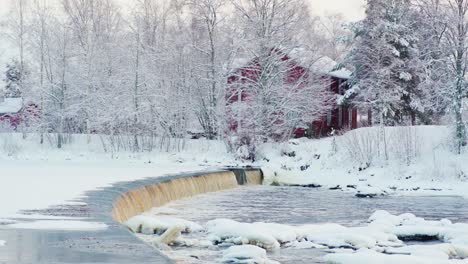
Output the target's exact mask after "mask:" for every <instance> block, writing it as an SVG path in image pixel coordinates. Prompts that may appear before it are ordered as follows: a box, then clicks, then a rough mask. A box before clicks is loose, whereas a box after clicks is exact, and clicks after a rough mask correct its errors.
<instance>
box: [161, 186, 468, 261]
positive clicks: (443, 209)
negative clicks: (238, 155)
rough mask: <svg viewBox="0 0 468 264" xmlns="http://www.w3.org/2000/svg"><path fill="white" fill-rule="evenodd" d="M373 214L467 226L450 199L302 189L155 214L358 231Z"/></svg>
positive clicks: (176, 253)
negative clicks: (321, 225)
mask: <svg viewBox="0 0 468 264" xmlns="http://www.w3.org/2000/svg"><path fill="white" fill-rule="evenodd" d="M376 210H386V211H388V212H390V213H392V214H401V213H413V214H415V215H416V216H419V217H423V218H425V219H427V220H432V219H434V220H440V219H442V218H447V219H450V220H452V221H453V222H465V223H466V222H468V203H467V201H466V200H465V199H463V198H461V197H452V196H388V197H378V198H372V199H362V198H356V197H354V196H353V195H352V194H350V193H348V192H343V191H332V190H327V189H311V188H303V187H271V186H259V187H243V188H238V189H234V190H229V191H224V192H217V193H211V194H205V195H200V196H196V197H193V198H191V199H183V200H179V201H176V202H172V203H170V204H168V205H166V206H165V207H163V208H161V209H160V210H158V211H159V212H161V213H165V214H171V216H174V217H177V218H183V219H186V220H190V221H193V222H197V223H199V224H205V223H206V222H207V221H210V220H213V219H217V218H228V219H233V220H236V221H239V222H247V223H251V222H271V223H280V224H288V225H302V224H316V223H338V224H342V225H345V226H359V225H363V224H364V223H366V221H367V219H368V218H369V216H370V215H371V214H372V213H374V212H375V211H376ZM325 253H326V252H323V251H320V250H317V249H293V248H285V249H281V250H280V251H278V252H275V253H271V255H270V258H271V259H274V260H277V261H279V262H281V263H283V264H285V263H287V264H289V263H291V264H292V263H321V261H320V257H321V256H323V255H324V254H325ZM169 255H170V256H171V257H173V258H177V259H178V258H179V257H183V258H181V259H185V261H180V262H181V263H216V259H217V258H219V256H220V254H219V251H217V250H215V249H208V248H203V247H190V248H185V247H184V248H182V247H180V248H174V249H173V251H172V252H170V253H169Z"/></svg>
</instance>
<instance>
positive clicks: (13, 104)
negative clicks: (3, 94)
mask: <svg viewBox="0 0 468 264" xmlns="http://www.w3.org/2000/svg"><path fill="white" fill-rule="evenodd" d="M22 107H23V99H22V98H5V100H4V101H3V102H1V101H0V114H15V113H18V112H19V111H21V108H22Z"/></svg>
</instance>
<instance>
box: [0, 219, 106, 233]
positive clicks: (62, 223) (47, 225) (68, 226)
mask: <svg viewBox="0 0 468 264" xmlns="http://www.w3.org/2000/svg"><path fill="white" fill-rule="evenodd" d="M2 228H15V229H36V230H61V231H101V230H106V229H107V225H106V224H103V223H95V222H84V221H69V220H39V221H33V222H22V223H16V224H10V225H5V226H3V227H2Z"/></svg>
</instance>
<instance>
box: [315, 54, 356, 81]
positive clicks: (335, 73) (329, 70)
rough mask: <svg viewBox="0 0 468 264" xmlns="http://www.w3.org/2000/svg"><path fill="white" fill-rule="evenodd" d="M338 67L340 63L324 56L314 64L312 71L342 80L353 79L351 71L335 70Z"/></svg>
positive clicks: (344, 69)
mask: <svg viewBox="0 0 468 264" xmlns="http://www.w3.org/2000/svg"><path fill="white" fill-rule="evenodd" d="M337 66H338V63H337V62H336V61H334V60H333V59H331V58H330V57H327V56H323V57H321V58H320V59H318V60H316V61H315V62H314V63H313V64H312V66H311V69H312V71H315V72H318V73H322V74H326V75H329V76H332V77H336V78H340V79H349V78H350V77H351V71H349V70H348V69H346V68H341V69H338V70H335V69H336V68H337Z"/></svg>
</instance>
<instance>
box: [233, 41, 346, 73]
mask: <svg viewBox="0 0 468 264" xmlns="http://www.w3.org/2000/svg"><path fill="white" fill-rule="evenodd" d="M287 56H288V57H289V58H291V59H292V60H294V61H296V63H298V64H300V65H311V67H310V69H311V70H312V71H313V72H316V73H320V74H324V75H329V76H332V77H335V78H339V79H349V78H350V77H351V71H349V70H348V69H346V68H340V69H338V70H336V69H337V68H338V63H337V62H336V61H335V60H333V59H332V58H330V57H327V56H322V57H320V58H319V59H317V60H315V61H312V60H313V59H314V58H316V55H315V54H314V53H313V52H312V51H309V50H306V49H303V48H295V49H292V50H291V51H290V52H288V53H287ZM250 60H251V59H247V58H236V59H234V60H233V61H232V64H231V69H240V68H242V67H245V66H246V65H247V64H248V63H249V62H250Z"/></svg>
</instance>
